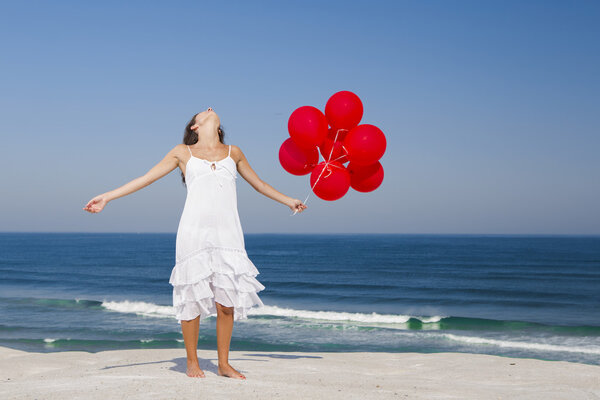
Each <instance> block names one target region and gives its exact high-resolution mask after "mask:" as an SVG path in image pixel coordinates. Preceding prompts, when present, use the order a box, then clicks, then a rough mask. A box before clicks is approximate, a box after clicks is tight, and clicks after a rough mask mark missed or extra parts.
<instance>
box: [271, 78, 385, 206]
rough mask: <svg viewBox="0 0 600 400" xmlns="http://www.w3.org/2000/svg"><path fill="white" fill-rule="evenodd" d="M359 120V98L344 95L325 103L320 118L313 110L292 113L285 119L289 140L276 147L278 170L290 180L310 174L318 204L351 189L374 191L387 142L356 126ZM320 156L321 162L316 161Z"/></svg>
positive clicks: (370, 127)
mask: <svg viewBox="0 0 600 400" xmlns="http://www.w3.org/2000/svg"><path fill="white" fill-rule="evenodd" d="M362 116H363V105H362V102H361V101H360V98H359V97H358V96H357V95H356V94H354V93H352V92H349V91H346V90H344V91H341V92H337V93H335V94H334V95H333V96H331V97H330V98H329V100H328V101H327V104H326V105H325V113H323V112H321V110H319V109H318V108H316V107H313V106H302V107H299V108H297V109H296V110H294V112H292V114H291V115H290V118H289V120H288V132H289V134H290V137H289V138H288V139H286V140H285V141H284V142H283V143H282V144H281V147H280V148H279V162H280V163H281V166H282V167H283V168H284V169H285V170H286V171H287V172H289V173H290V174H293V175H306V174H308V173H310V174H311V175H310V185H311V188H312V191H313V192H314V193H315V194H316V195H317V196H318V197H320V198H321V199H323V200H329V201H333V200H337V199H339V198H341V197H343V196H344V195H345V194H346V193H347V192H348V190H349V189H350V187H352V188H353V189H354V190H356V191H359V192H371V191H373V190H375V189H377V188H378V187H379V185H381V182H382V181H383V167H382V166H381V163H380V162H379V159H380V158H381V157H382V156H383V153H385V148H386V139H385V135H384V133H383V132H382V131H381V129H379V128H378V127H376V126H375V125H370V124H362V125H359V123H360V120H361V119H362ZM319 152H320V153H321V155H322V156H323V158H324V159H325V161H321V162H319ZM346 163H348V164H347V165H345V164H346Z"/></svg>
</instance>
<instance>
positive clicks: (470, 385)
mask: <svg viewBox="0 0 600 400" xmlns="http://www.w3.org/2000/svg"><path fill="white" fill-rule="evenodd" d="M198 358H199V359H200V368H202V369H203V370H204V372H205V375H206V378H190V377H188V376H187V375H186V373H185V371H186V358H185V349H183V348H181V349H148V350H115V351H103V352H99V353H87V352H81V351H68V352H61V353H28V352H24V351H20V350H13V349H9V348H5V347H0V382H1V384H0V398H1V399H6V400H8V399H61V400H62V399H102V400H107V399H145V400H146V399H188V398H189V399H209V398H210V399H244V400H248V399H283V398H285V399H327V400H331V399H544V400H548V399H571V400H573V399H600V366H594V365H586V364H578V363H570V362H565V361H541V360H534V359H521V358H508V357H498V356H488V355H482V354H465V353H433V354H420V353H366V352H361V353H302V352H292V353H286V352H260V351H231V352H230V356H229V362H230V364H231V365H232V366H233V367H234V368H236V369H238V370H239V371H240V372H242V373H243V374H244V375H246V378H247V379H246V380H245V381H244V380H237V379H233V378H226V377H221V376H218V375H217V353H216V351H212V350H198Z"/></svg>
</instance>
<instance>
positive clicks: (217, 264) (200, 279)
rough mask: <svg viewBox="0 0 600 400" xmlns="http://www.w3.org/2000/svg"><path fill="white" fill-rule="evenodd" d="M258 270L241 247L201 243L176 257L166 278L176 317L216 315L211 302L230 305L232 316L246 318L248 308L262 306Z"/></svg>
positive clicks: (214, 306)
mask: <svg viewBox="0 0 600 400" xmlns="http://www.w3.org/2000/svg"><path fill="white" fill-rule="evenodd" d="M258 274H259V271H258V269H257V268H256V266H255V265H254V263H253V262H252V261H251V260H250V258H248V254H247V253H246V251H245V250H243V249H236V248H229V247H205V248H202V249H198V250H195V251H193V252H192V253H190V254H188V255H186V256H185V257H184V258H181V259H179V260H177V261H176V264H175V266H174V267H173V270H172V271H171V278H170V279H169V283H170V284H171V285H172V286H173V307H174V309H175V314H176V318H177V321H178V322H179V323H181V320H190V319H194V318H196V317H197V316H198V315H200V321H202V320H203V319H205V318H208V317H210V316H213V315H217V307H216V304H215V302H218V303H220V304H223V305H224V306H225V307H234V320H236V321H237V320H240V319H247V318H248V315H247V313H248V309H250V308H252V307H253V306H254V305H259V306H261V307H262V306H264V304H263V302H262V301H261V299H260V298H259V297H258V295H257V294H256V293H257V292H260V291H261V290H263V289H265V287H264V286H263V285H262V284H261V283H260V282H259V281H258V280H257V279H256V276H257V275H258Z"/></svg>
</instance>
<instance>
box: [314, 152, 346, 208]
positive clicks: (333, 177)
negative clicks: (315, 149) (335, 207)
mask: <svg viewBox="0 0 600 400" xmlns="http://www.w3.org/2000/svg"><path fill="white" fill-rule="evenodd" d="M325 164H326V163H325V161H322V162H320V163H319V164H317V166H316V167H315V169H313V171H312V173H311V174H310V187H311V188H313V192H314V193H315V194H316V195H317V196H319V197H320V198H321V199H323V200H328V201H333V200H337V199H339V198H341V197H343V196H344V195H345V194H346V193H347V192H348V190H349V189H350V174H349V173H348V170H347V169H346V167H344V166H343V165H342V164H341V163H339V162H337V161H333V162H330V163H327V165H325ZM321 171H323V173H322V174H321ZM319 175H320V177H319ZM317 179H318V181H317ZM315 182H316V185H315ZM313 186H314V187H313Z"/></svg>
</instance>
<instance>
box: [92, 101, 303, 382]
mask: <svg viewBox="0 0 600 400" xmlns="http://www.w3.org/2000/svg"><path fill="white" fill-rule="evenodd" d="M223 137H224V132H223V128H222V127H221V121H220V119H219V116H218V115H217V114H216V113H215V112H214V110H213V109H212V108H211V107H209V108H208V109H207V110H205V111H202V112H200V113H198V114H196V115H194V117H193V118H192V119H191V120H190V121H189V123H188V124H187V126H186V128H185V133H184V138H183V144H179V145H177V146H175V147H174V148H173V149H172V150H171V151H170V152H169V153H168V154H167V155H166V156H165V158H164V159H163V160H162V161H161V162H159V163H158V164H156V165H155V166H154V167H152V168H151V169H150V170H149V171H148V172H147V173H146V174H145V175H143V176H141V177H139V178H136V179H134V180H132V181H131V182H129V183H127V184H125V185H123V186H121V187H119V188H117V189H114V190H112V191H109V192H106V193H103V194H101V195H99V196H96V197H94V198H93V199H91V200H90V201H89V202H88V203H87V204H86V206H85V207H84V208H83V209H84V210H85V211H89V212H90V213H98V212H100V211H102V209H103V208H104V207H105V206H106V204H107V203H108V202H109V201H111V200H114V199H117V198H119V197H123V196H126V195H128V194H131V193H133V192H135V191H137V190H139V189H141V188H143V187H146V186H148V185H149V184H151V183H152V182H154V181H156V180H158V179H159V178H162V177H163V176H165V175H167V174H168V173H169V172H171V171H172V170H174V169H175V168H177V167H179V168H180V169H181V175H182V180H183V183H184V184H185V185H186V187H187V197H186V201H185V206H184V209H183V213H182V215H181V219H180V221H179V227H178V229H177V241H176V242H177V243H176V257H175V258H176V264H175V266H174V267H173V270H172V272H171V278H170V279H169V283H170V284H171V285H173V306H174V308H175V311H176V318H177V320H178V321H179V322H180V323H181V330H182V333H183V339H184V342H185V348H186V352H187V375H188V376H190V377H205V375H204V371H202V369H200V366H199V364H198V356H197V354H196V350H197V344H198V332H199V324H200V320H202V319H205V318H208V317H209V316H211V315H216V316H217V348H218V357H219V366H218V374H219V375H220V376H226V377H231V378H236V379H246V377H245V376H244V375H243V374H241V373H239V372H238V371H237V370H235V369H234V368H233V367H232V366H231V365H230V364H229V361H228V359H229V344H230V340H231V333H232V331H233V322H234V320H239V319H247V310H248V309H249V308H251V307H252V306H254V305H258V306H264V304H263V303H262V301H261V300H260V298H259V297H258V295H257V294H256V293H257V292H259V291H261V290H262V289H264V288H265V287H264V286H263V285H262V284H261V283H260V282H259V281H258V280H257V279H256V278H255V277H256V275H258V273H259V272H258V270H257V269H256V267H255V266H254V264H253V263H252V261H251V260H250V259H249V258H248V255H247V253H246V250H245V244H244V236H243V233H242V227H241V224H240V219H239V215H238V210H237V192H236V178H237V173H238V172H239V174H240V175H241V176H242V177H243V178H244V179H245V180H246V181H248V183H250V185H251V186H252V187H253V188H254V189H256V191H258V192H259V193H261V194H264V195H265V196H267V197H269V198H271V199H273V200H275V201H278V202H280V203H282V204H285V205H287V206H288V207H289V208H290V209H291V210H292V211H297V212H302V211H303V210H304V209H306V208H307V207H306V205H304V204H303V203H302V201H300V200H298V199H294V198H291V197H289V196H286V195H284V194H283V193H280V192H278V191H277V190H275V189H274V188H273V187H272V186H270V185H269V184H268V183H266V182H264V181H263V180H261V179H260V178H259V177H258V175H257V174H256V173H255V172H254V170H253V169H252V168H251V167H250V164H249V163H248V160H247V159H246V157H245V156H244V153H243V152H242V150H241V149H240V148H239V147H237V146H232V145H229V146H227V145H225V144H224V142H223ZM226 154H227V156H225V155H226Z"/></svg>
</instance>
